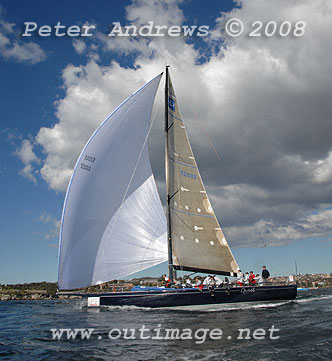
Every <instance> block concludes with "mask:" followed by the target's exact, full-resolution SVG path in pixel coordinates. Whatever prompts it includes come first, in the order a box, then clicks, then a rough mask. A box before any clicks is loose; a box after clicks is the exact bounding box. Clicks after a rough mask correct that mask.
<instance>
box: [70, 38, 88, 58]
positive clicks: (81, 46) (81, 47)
mask: <svg viewBox="0 0 332 361" xmlns="http://www.w3.org/2000/svg"><path fill="white" fill-rule="evenodd" d="M73 47H74V49H75V51H76V53H78V54H83V53H84V52H85V50H86V43H85V42H84V41H83V40H80V39H74V40H73Z"/></svg>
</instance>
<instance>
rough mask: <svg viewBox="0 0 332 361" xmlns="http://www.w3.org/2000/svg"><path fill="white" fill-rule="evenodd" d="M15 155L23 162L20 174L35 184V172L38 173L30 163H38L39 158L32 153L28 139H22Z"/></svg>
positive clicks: (31, 146)
mask: <svg viewBox="0 0 332 361" xmlns="http://www.w3.org/2000/svg"><path fill="white" fill-rule="evenodd" d="M16 155H17V157H18V158H19V159H20V160H21V161H22V162H23V164H24V168H23V169H22V170H21V171H20V174H21V175H22V176H23V177H25V178H27V179H29V180H30V181H32V182H33V183H35V184H36V183H37V178H36V174H38V170H36V169H34V167H33V165H32V163H36V164H37V165H38V164H40V159H39V158H38V157H37V156H36V154H35V153H34V151H33V145H32V143H31V142H30V140H28V139H26V140H23V142H22V144H21V148H20V149H18V150H17V151H16Z"/></svg>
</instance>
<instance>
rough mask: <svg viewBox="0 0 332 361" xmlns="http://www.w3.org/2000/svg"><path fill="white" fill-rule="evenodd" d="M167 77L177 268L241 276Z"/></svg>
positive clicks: (171, 208) (170, 190)
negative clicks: (203, 179)
mask: <svg viewBox="0 0 332 361" xmlns="http://www.w3.org/2000/svg"><path fill="white" fill-rule="evenodd" d="M166 77H168V79H166V84H167V83H168V86H166V98H167V99H168V101H167V103H168V104H167V113H166V114H167V117H168V119H167V122H166V124H167V130H166V131H167V133H168V135H167V138H168V145H167V147H166V148H168V155H166V157H167V156H168V160H167V161H166V168H167V169H166V170H167V176H168V180H167V183H168V192H167V193H168V197H169V198H168V207H169V231H170V235H169V238H170V242H171V252H172V260H171V261H172V264H173V268H176V269H182V270H189V271H195V272H199V271H201V272H207V273H215V274H224V275H230V274H232V273H235V272H237V270H238V265H237V263H236V261H235V259H234V257H233V255H232V253H231V251H230V249H229V247H228V244H227V241H226V239H225V236H224V234H223V232H222V230H221V228H220V225H219V223H218V220H217V218H216V216H215V213H214V211H213V209H212V207H211V204H210V201H209V198H208V196H207V194H206V191H205V188H204V185H203V182H202V179H201V176H200V174H199V171H198V168H197V164H196V161H195V157H194V154H193V152H192V149H191V146H190V143H189V140H188V136H187V132H186V128H185V126H184V123H183V121H182V117H181V114H180V111H179V107H178V103H177V100H176V96H175V92H174V89H173V86H172V82H171V79H170V77H169V75H168V71H167V72H166ZM167 163H168V165H167Z"/></svg>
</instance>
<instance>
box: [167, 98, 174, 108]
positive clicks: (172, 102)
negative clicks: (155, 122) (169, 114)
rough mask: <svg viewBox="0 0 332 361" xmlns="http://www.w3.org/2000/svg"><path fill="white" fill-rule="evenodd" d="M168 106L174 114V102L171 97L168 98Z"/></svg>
mask: <svg viewBox="0 0 332 361" xmlns="http://www.w3.org/2000/svg"><path fill="white" fill-rule="evenodd" d="M168 106H169V107H170V108H171V109H172V111H173V112H175V100H174V99H172V98H171V97H168Z"/></svg>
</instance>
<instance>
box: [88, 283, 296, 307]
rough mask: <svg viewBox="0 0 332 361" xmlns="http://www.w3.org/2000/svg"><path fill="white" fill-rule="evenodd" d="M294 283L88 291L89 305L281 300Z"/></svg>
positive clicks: (290, 297) (286, 297)
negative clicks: (128, 290)
mask: <svg viewBox="0 0 332 361" xmlns="http://www.w3.org/2000/svg"><path fill="white" fill-rule="evenodd" d="M296 294H297V287H296V285H285V286H262V287H234V288H228V289H226V288H216V289H215V290H214V291H212V292H211V291H209V290H208V289H203V290H202V291H201V290H198V289H195V288H191V289H188V288H186V289H164V290H158V291H138V292H124V293H118V292H116V293H107V294H90V295H87V296H88V297H94V298H97V299H98V300H97V304H96V303H93V304H91V305H90V306H138V307H176V306H192V305H212V304H222V303H238V302H259V301H281V300H293V299H295V298H296Z"/></svg>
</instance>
